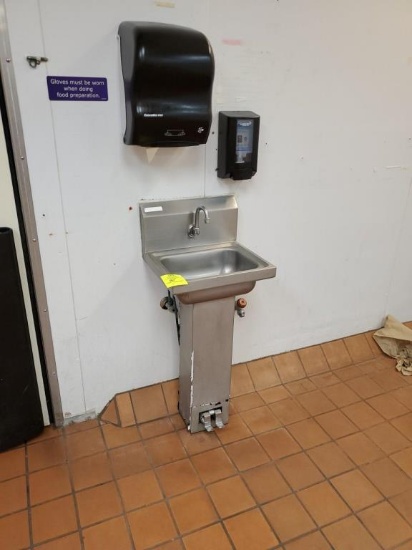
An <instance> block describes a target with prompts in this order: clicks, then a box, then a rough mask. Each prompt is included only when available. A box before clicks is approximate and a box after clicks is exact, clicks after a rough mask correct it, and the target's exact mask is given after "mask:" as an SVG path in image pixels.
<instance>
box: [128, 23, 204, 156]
mask: <svg viewBox="0 0 412 550" xmlns="http://www.w3.org/2000/svg"><path fill="white" fill-rule="evenodd" d="M119 37H120V55H121V62H122V71H123V79H124V93H125V105H126V130H125V134H124V138H123V141H124V143H126V144H127V145H142V146H144V147H184V146H186V147H187V146H190V145H200V144H202V143H206V141H207V138H208V136H209V130H210V125H211V121H212V110H211V100H212V86H213V77H214V70H215V65H214V59H213V52H212V48H211V46H210V44H209V42H208V40H207V38H206V36H205V35H204V34H202V33H201V32H199V31H195V30H193V29H189V28H186V27H179V26H176V25H168V24H163V23H145V22H133V21H124V22H123V23H121V24H120V26H119Z"/></svg>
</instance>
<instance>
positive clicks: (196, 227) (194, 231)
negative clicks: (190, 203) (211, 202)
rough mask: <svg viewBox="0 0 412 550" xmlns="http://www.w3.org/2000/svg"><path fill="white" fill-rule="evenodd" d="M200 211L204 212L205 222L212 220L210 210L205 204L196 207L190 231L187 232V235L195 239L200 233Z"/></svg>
mask: <svg viewBox="0 0 412 550" xmlns="http://www.w3.org/2000/svg"><path fill="white" fill-rule="evenodd" d="M200 212H203V214H204V217H205V223H209V222H210V218H209V212H208V211H207V209H206V208H205V207H204V206H198V207H197V208H196V212H195V213H194V218H193V224H191V225H189V231H188V232H187V235H188V237H189V238H190V239H193V238H194V237H196V235H200V227H199V223H200Z"/></svg>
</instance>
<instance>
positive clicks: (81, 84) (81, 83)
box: [47, 76, 108, 101]
mask: <svg viewBox="0 0 412 550" xmlns="http://www.w3.org/2000/svg"><path fill="white" fill-rule="evenodd" d="M47 88H48V90H49V99H50V101H107V100H108V94H107V78H96V77H94V76H90V77H89V76H48V77H47Z"/></svg>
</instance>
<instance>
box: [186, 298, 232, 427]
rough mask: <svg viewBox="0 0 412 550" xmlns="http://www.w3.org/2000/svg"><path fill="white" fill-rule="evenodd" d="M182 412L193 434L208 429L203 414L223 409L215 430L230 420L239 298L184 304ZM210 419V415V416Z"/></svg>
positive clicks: (213, 418)
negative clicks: (236, 314) (233, 355)
mask: <svg viewBox="0 0 412 550" xmlns="http://www.w3.org/2000/svg"><path fill="white" fill-rule="evenodd" d="M179 309H180V372H179V378H180V387H179V411H180V414H181V415H182V417H183V419H184V420H185V422H186V424H187V426H188V429H189V430H190V432H191V433H196V432H199V431H202V430H204V429H205V425H204V424H203V423H202V421H201V416H202V413H205V412H206V413H207V412H208V411H216V410H221V413H220V414H219V413H218V421H217V422H216V417H215V416H214V413H213V414H212V416H211V424H212V427H213V428H214V427H216V426H215V424H218V423H219V419H220V420H221V421H222V423H223V424H227V422H228V418H229V394H230V374H231V367H232V345H233V319H234V312H235V298H234V297H229V298H224V299H221V300H213V301H210V302H201V303H196V304H183V303H180V308H179ZM206 416H207V415H206Z"/></svg>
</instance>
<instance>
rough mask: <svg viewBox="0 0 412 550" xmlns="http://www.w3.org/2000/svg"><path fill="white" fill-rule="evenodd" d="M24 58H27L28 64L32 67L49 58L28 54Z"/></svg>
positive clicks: (34, 67)
mask: <svg viewBox="0 0 412 550" xmlns="http://www.w3.org/2000/svg"><path fill="white" fill-rule="evenodd" d="M26 59H27V63H28V64H29V65H30V67H31V68H32V69H36V68H37V66H38V65H40V63H42V62H44V63H45V62H46V61H48V60H49V59H48V58H47V57H36V56H34V55H28V56H27V57H26Z"/></svg>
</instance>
